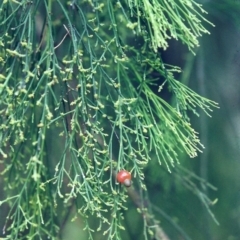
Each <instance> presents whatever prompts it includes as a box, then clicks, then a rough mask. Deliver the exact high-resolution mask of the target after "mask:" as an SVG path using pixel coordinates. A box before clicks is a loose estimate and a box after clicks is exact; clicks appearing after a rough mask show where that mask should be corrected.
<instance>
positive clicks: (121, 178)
mask: <svg viewBox="0 0 240 240" xmlns="http://www.w3.org/2000/svg"><path fill="white" fill-rule="evenodd" d="M131 179H132V176H131V173H130V172H128V171H126V170H121V171H119V172H118V173H117V181H118V182H119V183H121V184H124V185H125V187H130V186H131V184H132V181H131Z"/></svg>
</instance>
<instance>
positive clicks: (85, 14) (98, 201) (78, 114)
mask: <svg viewBox="0 0 240 240" xmlns="http://www.w3.org/2000/svg"><path fill="white" fill-rule="evenodd" d="M199 10H200V11H202V13H204V11H203V9H202V8H201V6H200V5H199V4H197V3H196V2H194V1H192V0H171V1H169V0H154V1H149V0H138V1H131V0H125V1H112V0H107V1H102V2H101V1H78V0H73V1H68V2H67V1H62V0H52V1H47V0H35V1H30V0H21V1H20V0H19V1H15V0H14V1H10V0H4V1H2V3H1V4H0V113H1V115H0V153H1V163H2V164H3V166H4V170H3V171H2V173H1V174H2V175H3V176H5V180H6V185H5V192H6V198H5V199H4V200H2V201H0V205H4V204H8V205H9V206H10V210H9V213H8V217H7V219H6V225H5V226H4V228H3V232H4V234H5V235H6V239H11V240H12V239H26V238H28V239H35V238H36V239H37V237H38V239H40V238H41V237H44V236H45V235H46V236H48V237H50V238H52V239H57V238H58V236H59V232H60V231H59V226H60V224H59V222H63V221H64V218H65V215H66V214H67V212H68V211H70V210H69V208H67V207H66V206H73V205H75V204H76V208H77V211H76V217H77V216H81V217H82V218H85V217H86V218H87V217H88V216H89V215H94V216H95V217H97V218H98V219H99V228H98V230H102V231H103V234H105V235H107V236H108V237H106V239H121V237H120V233H119V229H123V226H122V223H121V219H122V213H121V211H119V210H120V209H122V208H124V202H125V201H126V197H127V195H126V192H125V190H124V189H123V188H121V186H119V185H118V184H116V180H115V177H114V175H115V171H118V170H120V169H128V170H129V171H131V173H132V175H133V176H134V178H135V179H136V180H135V182H136V183H137V182H138V183H139V186H140V187H141V188H142V189H145V188H146V187H145V184H144V174H143V168H144V166H146V164H147V163H148V161H149V160H150V156H152V154H153V153H154V154H155V155H156V159H157V161H158V162H159V163H160V164H161V163H162V162H164V163H165V165H166V166H167V168H168V170H169V171H171V166H174V164H175V163H178V151H185V152H186V153H187V154H188V155H189V156H190V157H195V156H196V155H197V152H198V151H199V150H201V148H202V145H201V144H200V141H199V138H198V135H197V133H196V132H195V131H194V129H193V128H192V127H191V124H190V122H189V118H188V116H187V114H188V111H189V110H191V111H193V112H196V108H201V109H202V110H204V111H205V112H206V113H207V114H209V112H210V111H211V107H216V103H215V102H213V101H210V100H208V99H206V98H203V97H201V96H199V95H198V94H197V93H195V92H193V91H192V90H191V89H189V88H188V87H187V86H185V85H183V84H182V83H181V82H179V81H177V80H176V79H175V78H174V73H175V72H179V71H180V69H179V68H178V67H175V66H169V65H167V64H164V63H163V62H162V60H161V57H160V55H159V54H158V53H157V52H158V48H163V49H166V48H167V47H168V40H169V39H170V38H175V39H179V40H181V41H182V42H183V43H184V44H186V45H187V46H188V47H189V49H190V50H191V51H192V50H193V48H194V47H195V46H198V40H197V38H198V37H199V36H201V34H202V33H207V30H206V29H205V28H204V27H203V25H202V23H201V20H205V19H204V18H203V16H202V15H201V14H200V13H199V12H200V11H199ZM153 73H157V74H158V78H157V79H156V77H154V75H153ZM155 75H156V74H155ZM160 78H161V79H163V81H162V84H161V85H160V86H158V85H157V80H159V79H160ZM153 89H155V91H153ZM156 89H158V93H156V92H157V91H156ZM163 89H164V90H166V91H170V92H171V94H172V96H173V98H174V99H175V101H174V103H172V104H171V103H170V102H166V100H164V98H163V97H162V96H161V91H162V90H163ZM58 149H60V150H58ZM62 206H65V208H66V212H65V211H63V212H62V214H59V209H60V208H61V207H62ZM106 212H110V213H111V217H107V216H108V215H107V214H106ZM86 229H87V230H88V232H89V237H90V238H92V234H91V232H92V229H91V228H90V226H89V225H88V222H87V221H86ZM150 233H151V232H150ZM146 236H147V235H146Z"/></svg>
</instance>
